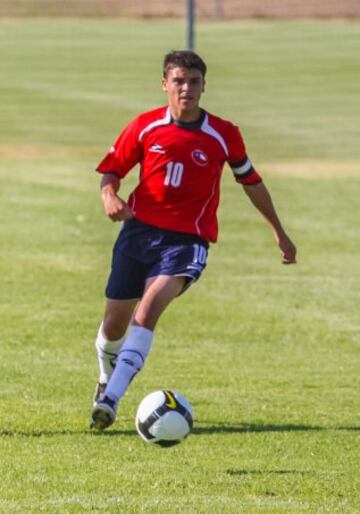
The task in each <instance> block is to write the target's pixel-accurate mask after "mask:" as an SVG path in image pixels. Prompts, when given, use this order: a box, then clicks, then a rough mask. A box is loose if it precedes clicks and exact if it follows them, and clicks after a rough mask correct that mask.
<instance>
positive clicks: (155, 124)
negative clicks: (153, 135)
mask: <svg viewBox="0 0 360 514" xmlns="http://www.w3.org/2000/svg"><path fill="white" fill-rule="evenodd" d="M170 122H171V114H170V108H169V107H168V108H167V110H166V114H165V118H161V119H160V120H157V121H153V122H152V123H149V125H147V126H146V127H145V128H143V129H142V131H141V132H140V135H139V141H141V140H142V138H143V137H144V135H145V134H146V133H147V132H150V130H152V129H154V128H156V127H160V126H161V125H168V124H169V123H170Z"/></svg>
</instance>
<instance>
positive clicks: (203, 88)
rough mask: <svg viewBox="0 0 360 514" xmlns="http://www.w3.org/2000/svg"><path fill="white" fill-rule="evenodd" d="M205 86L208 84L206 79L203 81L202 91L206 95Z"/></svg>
mask: <svg viewBox="0 0 360 514" xmlns="http://www.w3.org/2000/svg"><path fill="white" fill-rule="evenodd" d="M205 84H206V82H205V79H204V80H203V87H202V90H201V91H202V92H203V93H204V91H205Z"/></svg>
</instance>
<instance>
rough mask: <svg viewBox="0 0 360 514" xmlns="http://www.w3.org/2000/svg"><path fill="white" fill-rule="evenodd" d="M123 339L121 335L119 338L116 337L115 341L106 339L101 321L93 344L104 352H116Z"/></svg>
mask: <svg viewBox="0 0 360 514" xmlns="http://www.w3.org/2000/svg"><path fill="white" fill-rule="evenodd" d="M124 339H125V337H121V338H120V339H117V340H116V341H110V340H109V339H107V338H106V337H105V334H104V332H103V323H101V325H100V327H99V330H98V334H97V338H96V341H95V346H96V348H97V349H99V350H102V351H104V352H110V353H118V351H119V350H120V347H121V345H122V343H123V341H124Z"/></svg>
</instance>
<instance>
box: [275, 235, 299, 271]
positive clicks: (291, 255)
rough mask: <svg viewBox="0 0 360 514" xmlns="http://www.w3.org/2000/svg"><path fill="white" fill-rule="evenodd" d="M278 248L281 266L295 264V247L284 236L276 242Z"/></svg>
mask: <svg viewBox="0 0 360 514" xmlns="http://www.w3.org/2000/svg"><path fill="white" fill-rule="evenodd" d="M278 245H279V248H280V255H281V260H282V263H283V264H295V263H296V246H295V245H294V243H293V242H292V241H291V239H290V238H289V237H288V236H287V235H286V234H284V235H282V236H281V237H280V238H279V240H278Z"/></svg>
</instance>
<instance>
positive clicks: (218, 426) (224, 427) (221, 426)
mask: <svg viewBox="0 0 360 514" xmlns="http://www.w3.org/2000/svg"><path fill="white" fill-rule="evenodd" d="M200 424H202V425H205V423H200ZM206 425H209V426H200V427H198V426H195V428H194V429H193V434H195V435H203V434H221V433H225V434H226V433H229V434H248V433H259V432H311V431H313V432H317V431H318V432H320V431H331V430H349V431H360V426H354V427H336V426H334V427H331V426H330V427H324V426H322V427H321V426H313V425H292V424H284V425H275V424H274V425H273V424H269V425H266V424H265V425H262V424H255V423H240V424H228V423H211V422H209V423H206Z"/></svg>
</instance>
